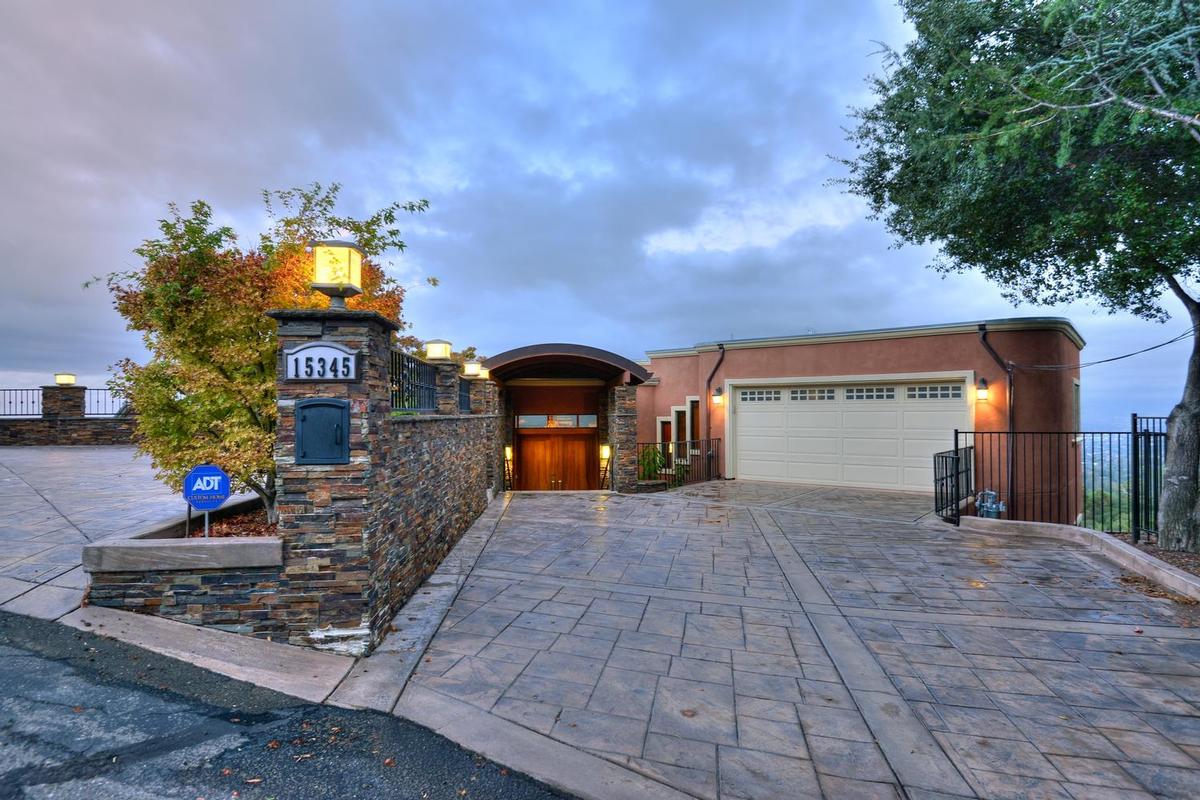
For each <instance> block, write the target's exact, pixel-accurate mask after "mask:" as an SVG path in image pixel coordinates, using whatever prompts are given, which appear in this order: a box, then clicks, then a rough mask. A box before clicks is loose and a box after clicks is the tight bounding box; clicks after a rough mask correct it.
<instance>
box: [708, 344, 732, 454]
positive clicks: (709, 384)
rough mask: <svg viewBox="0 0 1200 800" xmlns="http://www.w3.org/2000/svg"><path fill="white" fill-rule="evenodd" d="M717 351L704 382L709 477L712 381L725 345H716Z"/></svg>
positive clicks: (727, 400)
mask: <svg viewBox="0 0 1200 800" xmlns="http://www.w3.org/2000/svg"><path fill="white" fill-rule="evenodd" d="M717 349H718V350H719V351H721V355H720V356H718V357H717V363H716V364H713V368H712V372H710V373H708V379H707V380H705V381H704V440H705V441H706V442H708V460H709V463H708V474H709V476H712V475H713V474H714V471H713V463H712V459H713V455H714V453H713V450H712V379H713V376H714V375H716V374H717V370H719V369H720V368H721V362H722V361H724V360H725V345H723V344H718V345H717ZM725 402H726V403H729V402H730V400H729V399H726V400H725ZM727 407H728V406H727ZM725 413H726V414H728V413H729V412H728V411H726V412H725ZM727 444H728V443H727Z"/></svg>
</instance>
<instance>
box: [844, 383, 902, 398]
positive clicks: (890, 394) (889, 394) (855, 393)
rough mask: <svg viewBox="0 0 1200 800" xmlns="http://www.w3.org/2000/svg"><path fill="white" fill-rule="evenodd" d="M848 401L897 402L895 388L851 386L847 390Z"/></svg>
mask: <svg viewBox="0 0 1200 800" xmlns="http://www.w3.org/2000/svg"><path fill="white" fill-rule="evenodd" d="M846 399H847V400H895V399H896V387H894V386H851V387H850V388H849V389H847V390H846Z"/></svg>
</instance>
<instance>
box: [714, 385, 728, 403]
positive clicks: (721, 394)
mask: <svg viewBox="0 0 1200 800" xmlns="http://www.w3.org/2000/svg"><path fill="white" fill-rule="evenodd" d="M724 403H725V390H724V389H722V388H721V387H720V386H718V387H717V388H715V389H713V393H712V404H713V405H714V406H719V405H723V404H724Z"/></svg>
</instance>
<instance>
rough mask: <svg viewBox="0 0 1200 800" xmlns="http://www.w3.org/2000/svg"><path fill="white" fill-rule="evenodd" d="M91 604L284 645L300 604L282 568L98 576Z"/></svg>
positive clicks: (90, 594) (94, 579) (93, 575)
mask: <svg viewBox="0 0 1200 800" xmlns="http://www.w3.org/2000/svg"><path fill="white" fill-rule="evenodd" d="M91 579H92V580H91V586H90V587H89V589H88V603H89V604H91V605H96V606H106V607H108V608H117V609H121V610H122V611H136V612H140V613H143V614H153V615H155V616H159V617H164V618H166V619H173V620H176V621H177V622H187V623H190V624H192V625H205V626H208V627H212V628H219V629H220V630H225V631H231V632H233V633H242V634H247V635H249V636H257V637H260V638H270V639H275V640H279V641H283V640H285V639H286V636H287V624H286V623H287V619H288V617H289V615H290V613H291V612H292V611H294V609H295V603H289V602H287V598H288V587H287V582H286V580H284V579H283V576H282V574H281V570H280V568H279V567H255V568H236V567H235V568H225V569H194V570H152V571H127V572H93V573H91Z"/></svg>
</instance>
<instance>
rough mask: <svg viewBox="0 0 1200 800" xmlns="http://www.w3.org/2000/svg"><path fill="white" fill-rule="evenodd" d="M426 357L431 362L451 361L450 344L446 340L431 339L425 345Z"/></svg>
mask: <svg viewBox="0 0 1200 800" xmlns="http://www.w3.org/2000/svg"><path fill="white" fill-rule="evenodd" d="M425 357H426V358H427V359H429V360H430V361H449V360H450V343H449V342H447V341H446V340H445V339H430V340H429V341H428V342H426V343H425Z"/></svg>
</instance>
